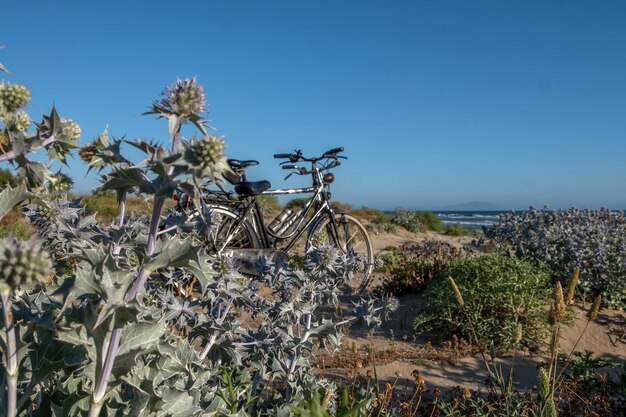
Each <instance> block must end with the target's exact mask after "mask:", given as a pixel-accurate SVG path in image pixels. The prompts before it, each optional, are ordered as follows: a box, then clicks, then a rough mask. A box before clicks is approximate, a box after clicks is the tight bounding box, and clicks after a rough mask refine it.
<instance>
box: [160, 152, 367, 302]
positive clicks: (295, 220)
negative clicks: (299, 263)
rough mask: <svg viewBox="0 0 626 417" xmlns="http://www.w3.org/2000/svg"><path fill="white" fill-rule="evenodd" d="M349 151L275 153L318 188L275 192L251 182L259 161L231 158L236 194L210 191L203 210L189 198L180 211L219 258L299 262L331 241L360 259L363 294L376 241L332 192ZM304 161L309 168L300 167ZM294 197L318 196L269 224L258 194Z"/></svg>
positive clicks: (357, 284) (357, 281)
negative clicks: (233, 255) (335, 202)
mask: <svg viewBox="0 0 626 417" xmlns="http://www.w3.org/2000/svg"><path fill="white" fill-rule="evenodd" d="M343 150H344V149H343V148H334V149H330V150H328V151H326V152H324V153H323V154H322V155H321V156H320V157H315V158H307V157H304V156H303V154H302V151H300V150H297V151H295V152H294V153H288V154H276V155H274V158H277V159H286V161H284V162H282V163H281V166H282V168H283V169H285V170H290V171H291V173H290V174H289V175H287V177H285V179H288V178H289V177H290V176H292V175H293V174H297V175H310V176H311V179H312V185H311V187H306V188H288V189H275V190H272V189H270V188H271V184H270V183H269V182H268V181H248V180H247V178H246V174H245V169H246V168H247V167H249V166H253V165H256V164H258V162H257V161H253V160H248V161H240V160H234V159H231V160H229V165H230V166H231V169H232V170H233V171H234V173H235V174H236V175H235V176H230V177H228V176H227V177H226V178H227V179H228V180H229V181H230V182H231V183H233V185H234V192H228V191H226V190H225V189H224V188H220V189H219V190H217V191H215V190H207V192H206V193H205V195H204V196H203V197H204V198H203V200H202V207H201V208H200V209H199V208H196V207H195V206H193V205H192V204H191V202H190V201H189V200H188V199H187V200H185V198H184V197H183V198H181V199H179V210H182V211H184V212H186V218H187V222H188V221H189V219H192V221H193V220H194V219H195V221H196V222H198V223H200V224H201V225H200V229H202V230H203V231H202V232H201V233H200V234H199V235H200V238H201V239H202V240H204V244H205V245H207V247H209V248H211V252H214V253H217V254H220V253H228V252H232V251H238V253H237V255H238V256H237V257H238V258H245V257H246V254H248V258H254V257H255V256H258V254H259V253H270V254H274V255H276V254H281V253H283V254H286V255H287V256H289V257H291V258H292V259H293V258H297V257H299V256H302V255H303V254H304V253H305V252H306V251H308V250H309V249H310V247H311V246H319V245H321V244H323V243H329V244H331V245H332V246H333V247H334V248H336V249H338V250H339V251H341V252H342V253H343V254H350V255H352V256H356V257H357V271H356V273H355V277H354V279H353V280H352V282H353V283H354V284H353V285H352V290H353V291H355V292H362V291H364V290H365V288H366V286H367V284H368V282H369V279H370V276H371V273H372V270H373V268H374V250H373V247H372V243H371V240H370V238H369V236H368V234H367V231H366V229H365V227H363V225H362V224H361V223H360V222H359V221H358V220H357V219H356V218H354V217H352V216H350V215H348V214H345V213H343V212H341V211H339V210H337V209H336V208H334V207H332V206H331V205H330V203H329V202H330V198H331V193H330V190H329V188H330V185H331V184H332V183H333V182H334V180H335V176H334V174H333V173H331V172H329V171H330V170H332V169H333V168H336V167H337V166H339V165H341V162H340V159H347V158H346V157H344V156H340V155H339V154H340V153H341V152H343ZM299 163H305V164H307V165H308V166H309V167H305V166H300V165H299ZM231 174H232V173H231ZM292 194H312V196H311V197H310V198H309V199H307V200H306V202H305V203H304V205H303V206H302V207H301V208H299V209H297V210H295V209H292V208H285V209H283V211H282V212H281V213H280V214H279V215H278V216H276V218H274V220H272V221H271V222H269V223H268V224H266V221H265V220H264V219H263V215H262V204H261V202H260V201H259V200H258V198H257V196H259V195H292ZM175 226H176V225H174V226H170V228H171V227H175ZM179 226H180V225H179ZM196 226H197V225H196ZM196 229H197V227H196ZM167 230H168V229H167V228H165V229H164V231H167ZM302 238H304V242H302V240H303V239H302ZM246 250H248V251H246Z"/></svg>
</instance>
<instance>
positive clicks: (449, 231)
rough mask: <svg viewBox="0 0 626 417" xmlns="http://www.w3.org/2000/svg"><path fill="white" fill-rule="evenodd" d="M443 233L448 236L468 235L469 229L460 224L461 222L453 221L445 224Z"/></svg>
mask: <svg viewBox="0 0 626 417" xmlns="http://www.w3.org/2000/svg"><path fill="white" fill-rule="evenodd" d="M443 233H445V234H446V235H448V236H457V237H459V236H467V235H469V233H470V231H469V230H467V229H466V228H465V227H463V226H462V225H461V223H458V222H457V223H454V224H448V225H446V227H445V228H444V231H443Z"/></svg>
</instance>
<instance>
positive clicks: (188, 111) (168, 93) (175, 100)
mask: <svg viewBox="0 0 626 417" xmlns="http://www.w3.org/2000/svg"><path fill="white" fill-rule="evenodd" d="M158 104H159V105H160V106H161V107H162V108H163V109H164V110H165V111H167V112H169V113H173V114H176V115H178V116H180V117H189V116H191V115H193V114H202V113H204V112H205V111H206V99H205V96H204V89H203V88H202V86H201V85H198V82H197V80H196V77H194V78H191V79H189V78H187V79H185V80H176V82H175V83H174V84H172V85H171V86H169V87H167V88H166V89H165V90H163V92H162V93H161V100H160V102H159V103H158Z"/></svg>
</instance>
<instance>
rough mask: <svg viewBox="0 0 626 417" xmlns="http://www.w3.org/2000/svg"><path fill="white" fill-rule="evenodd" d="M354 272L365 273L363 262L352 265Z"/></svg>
mask: <svg viewBox="0 0 626 417" xmlns="http://www.w3.org/2000/svg"><path fill="white" fill-rule="evenodd" d="M354 271H355V272H363V271H365V262H363V261H356V262H355V263H354Z"/></svg>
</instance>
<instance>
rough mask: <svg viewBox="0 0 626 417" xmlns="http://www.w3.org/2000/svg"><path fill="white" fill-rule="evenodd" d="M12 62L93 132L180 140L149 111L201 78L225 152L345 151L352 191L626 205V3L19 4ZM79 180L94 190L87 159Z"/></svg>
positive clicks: (382, 202) (398, 202)
mask: <svg viewBox="0 0 626 417" xmlns="http://www.w3.org/2000/svg"><path fill="white" fill-rule="evenodd" d="M1 20H2V23H1V25H0V44H4V45H6V49H4V50H2V51H0V62H3V63H4V64H5V65H6V66H8V67H9V69H10V70H11V71H12V73H13V76H12V77H10V80H12V81H19V82H24V83H26V84H27V85H28V86H29V87H30V88H31V89H32V91H33V100H32V102H31V105H30V107H29V111H30V112H31V114H39V113H41V112H44V111H48V110H49V108H50V107H51V105H52V104H53V103H55V104H56V106H57V107H58V109H59V111H60V113H61V114H62V115H64V116H66V117H69V118H73V119H75V120H76V121H78V122H79V123H80V125H81V126H82V128H83V132H84V135H83V139H82V140H81V143H86V142H87V141H90V140H91V139H93V137H94V136H96V135H97V134H98V132H100V131H101V130H102V129H103V128H104V126H105V125H107V124H108V125H109V128H110V132H111V133H112V134H114V135H127V137H129V138H135V137H139V136H141V137H144V138H148V139H155V140H165V138H166V126H165V122H164V121H162V120H155V119H153V118H151V117H147V116H141V115H140V114H141V113H142V112H143V111H145V110H146V109H147V107H148V105H149V99H150V98H154V97H156V96H157V95H158V93H159V92H160V91H161V89H162V88H163V87H164V86H165V85H167V84H169V83H170V82H171V81H173V80H175V79H176V78H177V77H181V78H184V77H190V76H194V75H195V76H198V79H199V81H200V83H201V84H203V85H204V87H205V92H206V94H207V99H208V102H209V105H210V115H209V117H210V119H211V120H212V124H213V126H215V127H216V128H217V129H218V133H219V134H221V135H225V136H226V140H227V144H228V155H229V156H231V157H236V158H254V159H258V160H259V161H260V162H261V165H260V166H259V167H257V168H254V169H251V170H250V177H251V178H257V179H269V180H271V181H272V184H273V185H274V186H277V187H284V186H288V185H294V186H295V185H299V184H305V183H306V182H305V181H303V179H295V180H294V179H290V180H289V181H288V182H284V181H283V179H282V178H283V176H284V174H285V173H284V172H283V171H282V170H280V169H279V168H278V166H277V163H276V161H275V160H273V159H272V158H271V156H272V154H273V153H275V152H288V151H290V150H293V149H294V148H302V149H303V151H304V152H305V153H306V154H317V153H321V152H322V151H324V150H325V149H326V148H329V147H334V146H339V145H343V146H344V147H345V148H346V155H348V156H349V157H350V159H349V160H348V161H346V162H345V163H344V164H343V165H342V166H341V167H339V168H338V169H337V170H336V172H335V175H336V177H337V180H336V185H334V187H333V192H334V195H335V197H336V199H338V200H342V201H346V202H349V203H352V204H354V205H356V206H360V205H367V206H373V207H379V208H383V209H392V208H394V207H397V206H405V207H410V208H437V207H441V206H445V205H448V204H456V203H463V202H467V201H472V200H481V201H489V202H492V203H494V204H496V205H498V206H500V207H503V208H512V207H514V208H524V207H527V206H528V205H530V204H533V205H537V206H541V205H543V204H549V205H550V206H551V207H554V208H558V207H569V206H572V205H575V206H579V207H598V206H609V207H612V208H626V164H625V163H624V162H625V159H626V3H624V2H620V1H602V2H599V1H593V2H591V1H585V2H578V1H563V2H545V1H536V2H535V1H524V2H520V1H510V2H507V1H490V2H480V1H458V2H457V1H432V2H420V1H394V2H389V1H351V2H348V1H309V2H304V1H248V2H242V1H221V2H218V1H196V2H188V1H186V2H184V1H176V2H174V1H169V2H166V1H155V0H153V1H128V2H126V1H125V2H122V1H106V2H105V1H99V2H95V1H55V2H51V1H28V2H25V1H22V2H18V1H10V2H5V4H4V5H3V6H2V19H1ZM70 167H71V169H70V170H69V174H70V175H71V176H73V177H74V178H75V179H76V181H77V188H78V190H79V191H88V190H89V189H90V188H91V187H92V186H93V185H95V184H96V182H97V179H96V177H95V176H91V177H86V170H85V169H84V168H83V166H82V164H81V163H80V161H78V160H74V161H73V162H71V163H70Z"/></svg>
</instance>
